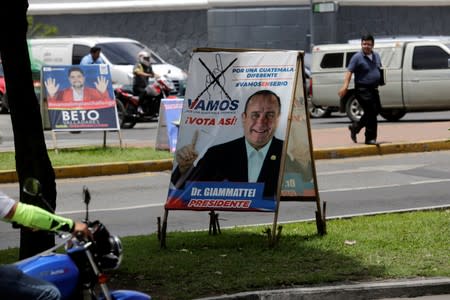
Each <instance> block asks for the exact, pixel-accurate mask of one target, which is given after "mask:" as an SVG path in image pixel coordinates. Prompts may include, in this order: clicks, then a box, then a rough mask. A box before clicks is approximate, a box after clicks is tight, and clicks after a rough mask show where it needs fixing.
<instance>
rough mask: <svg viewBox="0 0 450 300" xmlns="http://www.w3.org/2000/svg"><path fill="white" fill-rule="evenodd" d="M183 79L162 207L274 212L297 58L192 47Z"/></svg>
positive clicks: (298, 72) (284, 53)
mask: <svg viewBox="0 0 450 300" xmlns="http://www.w3.org/2000/svg"><path fill="white" fill-rule="evenodd" d="M189 74H190V77H189V78H190V79H189V82H188V86H187V90H186V96H185V100H184V104H183V109H182V115H181V120H180V128H179V134H178V141H177V149H176V153H175V160H174V167H173V170H172V174H171V182H170V188H169V192H168V198H167V201H166V205H165V209H166V210H171V209H173V210H176V209H180V210H233V211H267V212H273V211H275V210H276V207H277V199H279V195H278V194H279V193H280V190H281V188H278V184H279V182H280V180H279V178H280V170H282V169H283V168H284V161H283V160H284V158H285V156H286V153H285V152H286V150H285V148H286V145H285V141H286V133H287V130H286V129H287V126H289V125H290V121H289V116H290V114H291V112H292V105H293V99H294V96H295V89H296V87H297V86H300V88H301V92H302V93H303V86H302V83H301V82H302V65H301V53H300V52H298V51H246V50H242V51H239V50H220V49H203V50H202V49H198V50H196V51H195V52H194V54H193V56H192V58H191V61H190V65H189ZM298 81H300V84H297V82H298ZM309 159H310V157H309Z"/></svg>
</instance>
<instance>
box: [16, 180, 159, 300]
mask: <svg viewBox="0 0 450 300" xmlns="http://www.w3.org/2000/svg"><path fill="white" fill-rule="evenodd" d="M27 186H28V187H33V189H34V190H32V191H30V190H28V189H27ZM25 189H27V191H26V192H27V193H30V194H33V195H39V194H40V191H39V190H40V185H39V183H38V182H36V181H35V182H33V183H31V184H25ZM83 195H84V202H85V204H86V218H85V222H86V224H88V226H89V228H90V230H91V232H92V236H93V238H92V240H85V239H83V238H81V237H77V236H72V235H70V234H66V235H61V237H62V239H63V241H62V242H61V243H60V244H58V245H56V246H55V247H53V248H51V249H48V250H46V251H44V252H42V253H39V254H37V255H35V256H33V257H30V258H27V259H25V260H22V261H19V262H17V263H15V265H16V266H17V268H19V269H20V270H22V271H23V272H24V273H26V274H28V275H30V276H33V277H36V278H40V279H43V280H46V281H49V282H52V283H53V284H54V285H56V287H57V288H58V289H59V291H60V292H61V295H62V299H70V300H78V299H83V300H84V299H86V300H87V299H89V300H102V299H106V300H148V299H151V297H150V296H148V295H146V294H143V293H141V292H137V291H131V290H109V288H108V286H107V284H106V283H107V277H106V276H105V275H104V273H103V272H102V271H103V270H114V269H117V268H118V267H119V266H120V263H121V261H122V255H123V249H122V243H121V241H120V239H119V238H118V237H117V236H114V235H111V234H110V233H109V232H108V230H107V229H106V227H105V226H104V225H103V224H102V223H101V222H99V221H94V222H90V221H88V214H89V213H88V211H89V210H88V205H89V201H90V193H89V190H88V189H87V188H84V189H83ZM41 199H42V198H41ZM42 200H43V201H44V202H45V200H44V199H42ZM62 247H64V249H65V253H63V254H61V253H56V252H55V251H56V250H57V249H60V248H62Z"/></svg>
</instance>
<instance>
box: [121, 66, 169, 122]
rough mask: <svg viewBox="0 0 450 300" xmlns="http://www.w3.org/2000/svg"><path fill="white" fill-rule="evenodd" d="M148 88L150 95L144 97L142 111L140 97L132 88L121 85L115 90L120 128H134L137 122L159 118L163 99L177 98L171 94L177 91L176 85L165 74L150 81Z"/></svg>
mask: <svg viewBox="0 0 450 300" xmlns="http://www.w3.org/2000/svg"><path fill="white" fill-rule="evenodd" d="M146 90H147V95H148V96H147V97H145V98H144V101H143V103H142V104H141V108H142V110H143V112H141V113H139V112H138V107H139V97H138V95H133V91H132V89H130V88H127V87H121V88H116V89H115V90H114V94H115V96H116V105H117V113H118V117H119V123H120V128H133V127H134V126H135V125H136V123H137V122H146V121H152V120H155V119H157V118H158V116H159V115H158V114H159V105H160V103H161V99H163V98H176V97H175V96H171V93H173V92H176V89H175V85H174V83H173V82H172V80H170V79H169V78H167V77H166V76H165V75H162V76H160V77H159V78H158V79H156V80H151V81H149V84H148V86H147V88H146Z"/></svg>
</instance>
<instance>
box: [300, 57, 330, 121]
mask: <svg viewBox="0 0 450 300" xmlns="http://www.w3.org/2000/svg"><path fill="white" fill-rule="evenodd" d="M303 58H304V59H303V62H304V66H303V67H304V70H305V91H306V98H307V100H308V110H309V116H310V117H311V118H325V117H329V116H330V115H331V113H332V112H333V109H332V108H329V107H326V106H318V105H314V104H313V103H312V101H311V98H312V84H313V82H312V74H311V59H312V55H311V53H305V56H304V57H303ZM335 111H336V110H335Z"/></svg>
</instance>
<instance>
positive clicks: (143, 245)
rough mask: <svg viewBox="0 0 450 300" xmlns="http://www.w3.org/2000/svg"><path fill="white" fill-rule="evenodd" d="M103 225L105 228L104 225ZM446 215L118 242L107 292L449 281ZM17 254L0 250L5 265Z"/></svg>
mask: <svg viewBox="0 0 450 300" xmlns="http://www.w3.org/2000/svg"><path fill="white" fill-rule="evenodd" d="M105 225H106V226H107V225H108V224H105ZM449 228H450V210H449V209H446V210H437V211H423V212H410V213H401V214H384V215H376V216H364V217H354V218H351V219H341V220H330V221H328V222H327V229H328V234H327V235H325V236H318V235H317V230H316V225H315V222H300V223H292V224H284V225H283V230H282V237H281V239H280V241H279V243H278V244H277V245H276V247H274V248H269V247H268V243H267V237H266V235H265V234H264V233H263V231H264V230H265V229H266V227H264V226H258V227H236V228H233V229H225V230H222V234H220V235H216V236H210V235H208V233H207V231H204V232H203V231H202V232H168V235H167V246H168V248H167V249H160V247H159V242H158V240H157V236H156V234H151V235H148V236H136V237H124V238H123V239H122V242H123V245H124V249H125V250H124V254H125V256H124V260H123V263H122V266H121V267H120V268H119V269H118V270H116V271H114V272H113V273H112V274H111V276H112V277H111V287H114V288H126V289H136V290H140V291H143V292H146V293H148V294H150V295H152V297H153V298H154V299H193V298H198V297H206V296H213V295H221V294H225V293H228V294H231V293H237V292H244V291H252V290H264V289H280V288H292V287H298V286H304V285H316V284H329V283H336V282H345V283H349V282H357V281H358V282H359V281H369V280H386V279H396V278H417V277H436V276H439V277H440V276H446V277H449V276H450V260H449V253H450V229H449ZM17 254H18V250H17V249H8V250H3V251H0V262H1V263H9V262H13V261H14V259H15V258H16V257H17Z"/></svg>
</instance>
